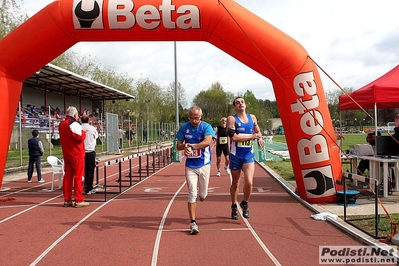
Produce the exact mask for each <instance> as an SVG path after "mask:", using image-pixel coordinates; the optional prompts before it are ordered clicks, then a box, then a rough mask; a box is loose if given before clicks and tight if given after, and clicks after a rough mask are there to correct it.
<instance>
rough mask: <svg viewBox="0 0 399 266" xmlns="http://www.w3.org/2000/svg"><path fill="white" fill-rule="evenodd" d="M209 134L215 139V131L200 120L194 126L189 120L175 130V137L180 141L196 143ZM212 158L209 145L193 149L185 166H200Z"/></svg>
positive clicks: (209, 161)
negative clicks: (199, 122)
mask: <svg viewBox="0 0 399 266" xmlns="http://www.w3.org/2000/svg"><path fill="white" fill-rule="evenodd" d="M209 135H211V136H212V138H213V139H215V138H216V137H215V132H214V131H213V128H212V126H211V125H210V124H208V123H207V122H204V121H201V124H199V125H198V126H196V127H193V126H192V125H191V124H190V122H186V123H185V124H183V125H182V126H181V127H180V128H179V131H178V132H177V135H176V138H177V139H178V140H180V141H181V142H185V143H190V144H198V143H200V142H201V141H203V140H204V139H205V136H209ZM211 160H212V152H211V147H210V146H207V147H205V148H203V149H198V150H194V151H193V154H192V155H191V156H190V157H187V159H186V166H187V167H190V168H200V167H202V166H204V165H207V164H210V163H211Z"/></svg>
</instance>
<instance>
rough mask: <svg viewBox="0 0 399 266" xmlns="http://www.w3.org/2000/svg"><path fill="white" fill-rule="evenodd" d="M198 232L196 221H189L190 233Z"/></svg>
mask: <svg viewBox="0 0 399 266" xmlns="http://www.w3.org/2000/svg"><path fill="white" fill-rule="evenodd" d="M198 233H199V229H198V225H197V223H196V222H192V223H190V235H196V234H198Z"/></svg>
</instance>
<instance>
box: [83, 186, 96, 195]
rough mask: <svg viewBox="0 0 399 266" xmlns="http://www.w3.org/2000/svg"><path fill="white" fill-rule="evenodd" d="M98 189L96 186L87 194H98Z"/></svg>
mask: <svg viewBox="0 0 399 266" xmlns="http://www.w3.org/2000/svg"><path fill="white" fill-rule="evenodd" d="M96 192H97V190H95V189H94V188H93V189H92V190H90V191H89V192H87V193H86V194H87V195H92V194H96Z"/></svg>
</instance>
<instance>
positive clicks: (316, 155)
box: [298, 135, 329, 164]
mask: <svg viewBox="0 0 399 266" xmlns="http://www.w3.org/2000/svg"><path fill="white" fill-rule="evenodd" d="M298 154H299V161H300V163H301V164H308V163H315V162H322V161H325V160H328V159H329V154H328V147H327V142H326V139H325V138H324V136H322V135H315V136H313V137H312V138H311V139H301V140H299V142H298Z"/></svg>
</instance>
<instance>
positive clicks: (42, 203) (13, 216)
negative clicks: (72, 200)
mask: <svg viewBox="0 0 399 266" xmlns="http://www.w3.org/2000/svg"><path fill="white" fill-rule="evenodd" d="M61 196H62V195H58V196H56V197H53V198H51V199H48V200H46V201H43V202H41V203H39V204H36V205H33V206H32V207H30V208H27V209H25V210H23V211H20V212H17V213H16V214H14V215H11V216H9V217H7V218H5V219H3V220H1V221H0V224H2V223H4V222H6V221H8V220H11V219H12V218H15V217H17V216H18V215H21V214H23V213H25V212H27V211H30V210H32V209H34V208H36V207H39V206H40V205H44V204H46V203H47V202H50V201H52V200H55V199H56V198H59V197H61ZM20 206H21V205H19V206H18V207H20Z"/></svg>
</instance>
